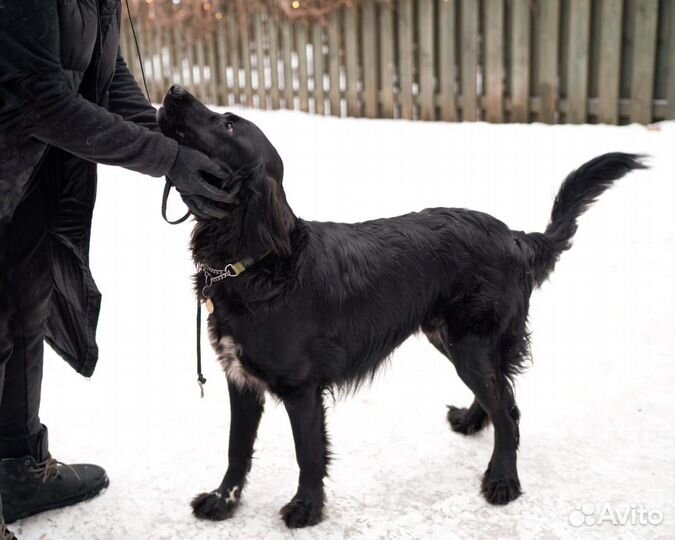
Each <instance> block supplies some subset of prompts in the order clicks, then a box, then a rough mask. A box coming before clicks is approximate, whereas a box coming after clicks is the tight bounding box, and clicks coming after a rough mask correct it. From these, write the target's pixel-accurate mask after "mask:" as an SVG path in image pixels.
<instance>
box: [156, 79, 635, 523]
mask: <svg viewBox="0 0 675 540" xmlns="http://www.w3.org/2000/svg"><path fill="white" fill-rule="evenodd" d="M160 125H161V126H162V129H163V130H164V132H165V133H167V134H169V135H171V136H173V137H175V138H177V139H178V140H179V141H180V142H182V143H184V144H188V145H191V146H193V147H195V148H198V149H199V150H202V151H204V152H206V153H207V154H209V155H210V156H211V157H212V158H213V159H216V160H219V161H221V162H222V163H224V164H227V166H228V167H229V168H230V169H231V170H233V171H235V172H234V173H233V174H232V176H231V177H230V178H229V180H228V181H227V182H225V183H224V184H223V185H221V186H219V187H221V188H223V189H226V190H229V191H231V192H232V193H236V194H237V202H236V204H233V205H228V206H226V207H225V208H226V209H227V217H226V218H225V219H222V220H198V222H197V224H196V227H195V229H194V233H193V239H192V253H193V256H194V260H195V261H196V262H197V263H198V264H207V265H208V266H210V267H213V268H223V267H224V266H225V265H227V264H229V263H233V262H236V261H240V260H243V259H245V258H247V257H252V258H254V259H256V260H257V262H256V263H255V264H254V265H253V266H251V267H250V268H248V269H247V270H246V271H245V272H244V273H243V274H241V275H240V276H238V277H236V278H229V279H226V280H224V281H221V282H219V283H217V284H215V285H213V286H212V287H210V288H206V289H204V287H205V285H206V283H205V279H204V274H203V273H202V272H200V273H198V274H197V277H196V289H197V291H198V294H199V295H200V297H203V296H208V297H210V298H211V299H212V301H213V303H214V304H215V307H216V308H215V313H214V314H213V315H211V316H210V317H209V329H210V334H211V338H212V341H213V343H214V346H215V348H216V352H217V353H218V356H219V358H220V360H221V362H222V363H223V366H224V368H225V371H226V373H227V375H228V380H229V389H230V401H231V408H232V421H231V426H230V449H229V467H228V470H227V473H226V475H225V478H224V480H223V482H222V484H221V486H220V487H219V488H218V489H217V490H216V491H214V492H211V493H208V494H204V495H202V496H200V497H199V498H197V499H196V500H195V501H194V502H193V507H194V511H195V514H196V515H198V516H200V517H203V518H207V519H224V518H227V517H229V516H230V515H231V514H232V512H233V510H234V508H235V506H236V504H237V503H238V500H239V495H240V493H241V489H242V487H243V485H244V482H245V478H246V473H247V471H248V469H249V468H250V461H251V455H252V452H253V442H254V440H255V433H256V431H257V426H258V422H259V420H260V416H261V414H262V399H263V394H264V393H265V392H269V393H271V394H273V395H274V396H276V397H277V398H279V399H280V400H281V401H282V402H283V403H284V406H285V407H286V409H287V411H288V414H289V418H290V420H291V426H292V429H293V436H294V439H295V447H296V454H297V459H298V464H299V466H300V477H299V484H298V491H297V493H296V495H295V497H293V499H292V500H291V502H290V503H289V504H288V505H286V506H285V507H284V508H283V509H282V516H283V519H284V520H285V522H286V524H287V525H288V526H289V527H303V526H306V525H312V524H315V523H318V522H319V521H320V519H321V517H322V510H323V506H324V491H323V478H324V477H325V475H326V473H327V464H328V438H327V434H326V428H325V411H324V406H323V399H322V398H323V394H324V393H325V392H326V391H327V390H331V389H345V388H347V389H349V388H354V387H356V386H358V385H359V384H360V383H362V382H364V381H367V380H369V378H370V377H372V375H373V374H374V373H375V372H376V370H377V369H378V367H380V366H381V365H382V363H383V361H384V360H385V359H386V358H387V357H388V356H389V355H390V354H391V353H392V352H393V351H394V350H395V349H396V348H397V347H398V346H399V345H400V344H401V343H402V342H403V341H404V340H405V339H407V338H408V337H409V336H410V335H411V334H413V333H415V332H418V331H420V330H421V331H422V332H424V333H425V334H426V336H427V337H428V339H429V340H430V342H431V343H432V344H433V345H434V346H435V347H436V348H437V349H438V350H439V351H440V352H441V353H442V354H444V355H445V356H447V357H448V358H449V359H450V360H451V361H452V363H453V364H454V366H455V368H456V370H457V373H458V375H459V376H460V378H461V379H462V380H463V381H464V382H465V383H466V384H467V386H468V387H469V388H470V389H471V390H472V391H473V393H474V395H475V400H474V403H473V404H472V405H471V406H470V407H468V408H464V409H460V408H457V407H450V409H449V411H448V414H447V416H448V421H449V423H450V425H451V427H452V429H453V430H455V431H457V432H460V433H463V434H467V435H469V434H471V433H475V432H477V431H479V430H480V429H482V428H483V427H484V426H485V425H486V423H487V421H488V420H490V421H491V422H492V424H493V425H494V429H495V446H494V451H493V454H492V458H491V460H490V463H489V464H488V467H487V470H486V472H485V475H484V477H483V481H482V492H483V494H484V496H485V497H486V499H487V500H488V501H489V502H491V503H494V504H505V503H507V502H509V501H511V500H513V499H515V498H516V497H518V495H519V494H520V492H521V491H520V482H519V480H518V473H517V468H516V450H517V447H518V441H519V432H518V421H519V418H520V412H519V410H518V407H517V406H516V403H515V398H514V392H513V385H512V380H513V377H514V376H515V374H517V373H518V372H519V371H520V370H521V369H522V367H523V363H524V361H525V360H526V359H527V358H528V355H529V347H528V333H527V328H526V322H527V313H528V308H529V299H530V294H531V292H532V290H533V288H535V287H536V286H538V285H540V284H541V283H542V281H543V280H544V279H546V277H547V276H548V275H549V274H550V273H551V271H552V270H553V268H554V266H555V263H556V261H557V259H558V257H559V255H560V253H562V251H564V250H566V249H568V248H569V247H570V243H571V239H572V236H573V235H574V233H575V231H576V227H577V225H576V220H577V218H578V217H579V215H580V214H581V213H582V212H584V211H585V210H586V208H587V207H588V206H589V205H590V204H591V203H592V202H593V201H594V200H595V199H596V198H597V197H598V196H599V195H600V194H601V193H602V192H603V191H604V190H606V189H607V188H608V187H609V186H610V185H611V184H612V182H613V181H614V180H616V179H618V178H620V177H622V176H623V175H625V174H626V173H627V172H629V171H630V170H633V169H639V168H643V167H644V165H642V163H641V162H640V160H639V156H636V155H631V154H620V153H613V154H605V155H603V156H600V157H597V158H595V159H593V160H591V161H589V162H588V163H586V164H585V165H582V166H581V167H580V168H579V169H577V170H576V171H574V172H573V173H571V174H570V175H569V176H568V177H567V179H566V180H565V181H564V182H563V185H562V187H561V189H560V192H559V193H558V196H557V197H556V200H555V203H554V205H553V211H552V214H551V223H550V224H549V225H548V227H547V228H546V231H545V232H544V233H529V234H528V233H524V232H520V231H512V230H511V229H509V228H508V227H507V226H506V225H505V224H504V223H502V222H501V221H499V220H497V219H495V218H494V217H492V216H489V215H488V214H484V213H481V212H475V211H471V210H465V209H457V208H431V209H427V210H423V211H421V212H417V213H412V214H407V215H404V216H399V217H396V218H391V219H377V220H373V221H367V222H363V223H355V224H347V223H324V222H315V221H305V220H303V219H300V218H298V217H296V216H295V214H294V213H293V211H292V210H291V208H290V206H289V205H288V203H287V201H286V198H285V195H284V191H283V184H282V181H283V163H282V161H281V158H280V157H279V155H278V153H277V152H276V150H275V149H274V147H273V146H272V144H271V143H270V142H269V141H268V140H267V138H266V137H265V136H264V134H263V133H262V132H261V131H260V130H259V129H258V128H257V127H256V126H255V125H254V124H252V123H251V122H248V121H247V120H245V119H243V118H240V117H238V116H235V115H232V114H229V113H228V114H225V115H217V114H216V113H213V112H211V111H209V110H208V109H206V108H205V107H204V106H203V105H201V104H200V103H199V102H198V101H197V100H196V99H195V98H193V97H192V96H191V95H189V94H188V93H187V92H184V91H180V92H178V93H177V92H175V91H174V92H170V93H169V95H167V98H166V99H165V102H164V109H162V111H161V112H160Z"/></svg>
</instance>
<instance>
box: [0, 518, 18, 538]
mask: <svg viewBox="0 0 675 540" xmlns="http://www.w3.org/2000/svg"><path fill="white" fill-rule="evenodd" d="M0 540H16V536H14V533H13V532H12V531H9V530H7V526H6V525H5V518H3V517H2V516H0Z"/></svg>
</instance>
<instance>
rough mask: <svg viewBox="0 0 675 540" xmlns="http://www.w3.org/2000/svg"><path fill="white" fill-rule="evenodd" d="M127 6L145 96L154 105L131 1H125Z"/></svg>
mask: <svg viewBox="0 0 675 540" xmlns="http://www.w3.org/2000/svg"><path fill="white" fill-rule="evenodd" d="M124 2H125V3H126V5H127V15H129V25H130V26H131V34H132V35H133V36H134V43H135V44H136V54H137V55H138V63H139V65H140V66H141V77H143V86H145V95H146V96H148V103H152V100H151V99H150V92H149V91H148V83H147V81H146V80H145V69H143V58H142V57H141V48H140V46H139V45H138V38H137V37H136V28H134V20H133V19H132V18H131V9H130V8H129V0H124Z"/></svg>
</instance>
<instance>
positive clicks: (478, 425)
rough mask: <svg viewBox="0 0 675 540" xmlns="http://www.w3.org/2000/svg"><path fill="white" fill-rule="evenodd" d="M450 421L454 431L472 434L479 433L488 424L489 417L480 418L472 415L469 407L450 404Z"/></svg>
mask: <svg viewBox="0 0 675 540" xmlns="http://www.w3.org/2000/svg"><path fill="white" fill-rule="evenodd" d="M448 422H450V427H451V428H452V431H455V432H457V433H462V434H464V435H472V434H474V433H478V432H479V431H480V430H481V429H483V428H484V427H485V426H486V424H487V417H486V416H482V417H479V418H476V417H473V418H472V417H471V415H470V414H469V410H468V409H467V408H464V407H463V408H461V409H460V408H458V407H453V406H452V405H448Z"/></svg>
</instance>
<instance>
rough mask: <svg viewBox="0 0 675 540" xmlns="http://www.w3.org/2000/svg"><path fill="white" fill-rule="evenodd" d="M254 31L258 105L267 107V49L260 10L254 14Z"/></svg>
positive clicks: (262, 107)
mask: <svg viewBox="0 0 675 540" xmlns="http://www.w3.org/2000/svg"><path fill="white" fill-rule="evenodd" d="M253 31H254V33H255V66H256V74H257V78H258V107H260V108H261V109H267V92H266V90H265V51H264V49H263V27H262V18H261V16H260V11H255V13H254V14H253Z"/></svg>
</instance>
